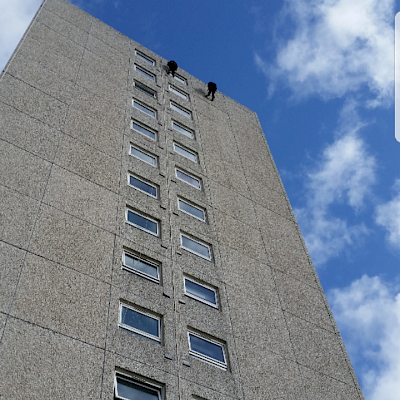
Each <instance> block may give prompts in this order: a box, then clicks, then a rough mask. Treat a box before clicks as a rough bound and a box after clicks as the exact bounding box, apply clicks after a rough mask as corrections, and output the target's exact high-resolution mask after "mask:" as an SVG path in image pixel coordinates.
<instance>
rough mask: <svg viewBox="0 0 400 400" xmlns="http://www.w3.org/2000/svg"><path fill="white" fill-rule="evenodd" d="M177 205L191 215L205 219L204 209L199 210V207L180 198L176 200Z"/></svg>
mask: <svg viewBox="0 0 400 400" xmlns="http://www.w3.org/2000/svg"><path fill="white" fill-rule="evenodd" d="M178 206H179V209H180V210H182V211H184V212H186V213H188V214H190V215H193V217H196V218H198V219H201V220H202V221H205V219H206V216H205V212H204V210H201V209H200V208H197V207H194V206H192V205H190V204H189V203H187V202H186V201H183V200H181V199H179V200H178Z"/></svg>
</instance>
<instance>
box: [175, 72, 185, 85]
mask: <svg viewBox="0 0 400 400" xmlns="http://www.w3.org/2000/svg"><path fill="white" fill-rule="evenodd" d="M174 79H175V80H176V81H177V82H179V83H180V84H181V85H185V86H187V80H186V78H184V77H183V76H181V75H179V74H175V75H174Z"/></svg>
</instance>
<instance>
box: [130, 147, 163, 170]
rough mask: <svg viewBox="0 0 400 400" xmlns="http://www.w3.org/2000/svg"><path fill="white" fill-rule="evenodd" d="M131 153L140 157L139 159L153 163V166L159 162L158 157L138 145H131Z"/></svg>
mask: <svg viewBox="0 0 400 400" xmlns="http://www.w3.org/2000/svg"><path fill="white" fill-rule="evenodd" d="M130 155H131V156H133V157H136V158H138V159H139V160H142V161H144V162H145V163H147V164H150V165H152V166H153V167H157V165H158V162H157V157H156V156H153V155H151V154H149V153H147V152H146V151H144V150H142V149H139V148H138V147H135V146H133V145H131V148H130Z"/></svg>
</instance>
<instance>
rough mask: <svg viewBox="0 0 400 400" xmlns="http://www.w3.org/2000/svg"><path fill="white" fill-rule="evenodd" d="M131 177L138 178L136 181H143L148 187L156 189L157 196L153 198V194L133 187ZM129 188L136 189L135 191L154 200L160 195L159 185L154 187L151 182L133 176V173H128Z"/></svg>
mask: <svg viewBox="0 0 400 400" xmlns="http://www.w3.org/2000/svg"><path fill="white" fill-rule="evenodd" d="M130 177H133V178H136V179H138V180H139V181H142V182H143V183H145V184H146V185H149V186H151V187H153V188H154V189H156V195H155V196H153V195H152V194H150V193H147V192H145V191H144V190H142V189H139V188H137V187H136V186H133V185H132V184H131V180H130ZM128 186H130V187H131V188H134V189H135V190H138V191H139V192H142V193H144V194H146V195H147V196H150V197H152V198H153V199H158V194H159V189H158V186H157V185H154V184H152V183H149V181H147V180H145V179H143V178H142V177H139V176H138V175H135V174H133V173H132V172H128Z"/></svg>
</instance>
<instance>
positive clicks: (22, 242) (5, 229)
mask: <svg viewBox="0 0 400 400" xmlns="http://www.w3.org/2000/svg"><path fill="white" fill-rule="evenodd" d="M0 198H1V202H0V226H1V229H0V240H4V241H5V242H7V243H10V244H12V245H14V246H17V247H20V248H23V249H26V248H27V246H28V242H29V238H30V236H31V231H32V228H33V225H34V222H35V219H36V215H37V212H38V209H39V202H38V201H37V200H33V199H32V198H30V197H27V196H24V195H22V194H19V193H17V192H15V191H14V190H11V189H8V188H6V187H5V186H0Z"/></svg>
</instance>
